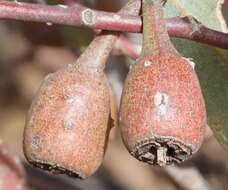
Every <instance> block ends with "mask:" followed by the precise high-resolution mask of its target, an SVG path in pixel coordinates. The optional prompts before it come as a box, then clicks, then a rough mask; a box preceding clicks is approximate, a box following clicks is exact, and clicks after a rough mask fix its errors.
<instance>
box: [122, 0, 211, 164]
mask: <svg viewBox="0 0 228 190" xmlns="http://www.w3.org/2000/svg"><path fill="white" fill-rule="evenodd" d="M142 11H143V49H142V53H141V55H140V57H139V59H138V60H137V61H136V64H134V65H133V66H132V67H131V70H130V71H129V74H128V76H127V79H126V81H125V85H124V89H123V93H122V98H121V106H120V117H119V124H120V128H121V133H122V137H123V141H124V143H125V145H126V147H127V149H128V150H129V152H130V153H131V154H132V155H133V156H134V157H136V158H137V159H138V160H140V161H144V162H147V163H149V164H157V165H161V166H163V165H169V164H174V163H180V162H182V161H184V160H186V159H188V158H189V157H190V156H191V155H192V154H194V153H195V152H196V151H197V150H198V149H199V147H200V145H201V143H202V141H203V136H204V131H205V127H206V120H207V119H206V110H205V104H204V99H203V95H202V92H201V88H200V84H199V81H198V78H197V75H196V73H195V71H194V66H195V64H194V62H193V61H192V60H191V59H187V58H184V57H182V56H181V55H180V54H179V53H178V52H177V50H176V49H175V48H174V46H173V45H172V43H171V41H170V39H169V36H168V33H167V29H166V25H165V20H164V18H163V7H162V1H160V0H143V8H142Z"/></svg>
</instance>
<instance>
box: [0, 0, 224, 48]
mask: <svg viewBox="0 0 228 190" xmlns="http://www.w3.org/2000/svg"><path fill="white" fill-rule="evenodd" d="M135 3H136V5H137V6H140V0H136V1H135ZM0 19H13V20H23V21H34V22H44V23H49V24H50V23H55V24H65V25H71V26H78V27H89V28H92V29H102V30H112V31H122V32H141V31H142V21H141V18H140V17H139V16H130V15H123V14H122V15H121V14H115V13H109V12H104V11H96V10H92V9H88V8H86V7H83V6H81V5H75V6H69V7H68V6H66V5H55V6H50V5H41V4H31V3H19V2H8V1H0ZM167 28H168V32H169V34H170V35H171V36H172V37H178V38H185V39H189V40H194V41H197V42H201V43H205V44H210V45H213V46H217V47H220V48H224V49H228V34H225V33H222V32H218V31H215V30H211V29H209V28H207V27H205V26H203V25H202V24H200V23H198V22H195V21H193V19H191V18H188V17H184V18H171V19H167Z"/></svg>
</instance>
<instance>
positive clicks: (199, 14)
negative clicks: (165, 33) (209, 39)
mask: <svg viewBox="0 0 228 190" xmlns="http://www.w3.org/2000/svg"><path fill="white" fill-rule="evenodd" d="M223 1H224V0H169V1H167V5H166V8H167V10H166V12H167V15H169V16H179V15H181V16H193V17H194V18H196V19H197V20H198V21H199V22H201V23H202V24H204V25H205V26H207V27H209V28H211V29H214V30H218V31H228V30H227V26H226V23H225V19H224V18H223V16H222V12H221V6H222V3H223ZM173 7H175V9H176V11H173V12H172V13H173V14H170V10H172V9H173Z"/></svg>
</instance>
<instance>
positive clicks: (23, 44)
mask: <svg viewBox="0 0 228 190" xmlns="http://www.w3.org/2000/svg"><path fill="white" fill-rule="evenodd" d="M23 1H24V2H33V3H48V4H59V3H62V4H63V2H62V1H61V0H56V1H53V0H48V1H44V0H37V1H35V0H33V1H31V0H23ZM75 1H77V2H79V3H83V4H85V5H86V6H89V7H91V8H94V9H98V10H106V11H117V10H118V9H119V8H120V7H121V6H122V5H123V4H124V3H125V2H126V0H125V1H121V0H119V1H117V0H109V1H107V0H81V1H80V0H75ZM216 3H217V0H201V1H196V0H169V1H168V2H167V4H166V6H165V12H166V17H171V16H186V15H192V16H194V17H195V18H196V19H197V20H199V21H200V22H202V24H204V25H206V26H208V27H210V28H213V29H216V30H219V31H222V30H224V27H223V26H222V25H221V18H218V17H217V15H216V14H217V13H216V7H217V4H216ZM222 10H223V14H224V15H226V16H227V15H228V5H225V6H224V7H223V9H222ZM93 36H94V32H93V31H91V30H88V29H84V28H83V29H79V28H75V27H70V26H60V25H48V24H40V23H28V22H26V23H25V22H19V21H6V20H1V21H0V44H1V46H0V123H1V125H0V139H2V140H3V142H4V143H5V144H6V145H7V147H8V148H9V150H10V151H11V152H12V153H13V154H15V155H17V156H19V157H20V158H21V159H22V161H23V164H24V166H25V169H26V174H27V181H28V184H29V186H30V188H31V189H37V190H52V189H53V190H60V189H64V190H65V189H69V190H71V189H72V190H77V189H82V190H83V189H85V190H90V189H92V190H96V189H97V190H102V189H104V190H139V189H142V190H149V189H150V190H151V189H159V190H163V189H164V190H182V189H183V190H204V189H205V190H225V189H227V187H228V161H227V160H228V159H227V158H228V152H226V151H225V150H224V148H223V147H222V146H221V145H219V144H218V141H219V142H220V143H221V144H223V145H224V147H226V148H228V51H227V50H222V49H218V48H214V47H211V46H207V45H202V44H198V43H195V42H190V41H187V40H181V39H173V42H174V44H175V46H176V47H177V49H178V50H179V51H180V52H181V53H182V54H183V55H184V56H185V57H191V58H193V59H194V60H195V62H196V71H197V73H198V76H199V79H200V83H201V85H202V89H203V93H204V96H205V100H206V104H207V112H208V125H209V127H211V129H212V131H213V132H214V134H215V135H213V134H212V131H211V130H210V128H208V129H207V133H206V136H205V141H204V143H203V146H202V148H201V150H200V151H199V153H197V154H196V155H195V156H194V157H193V158H192V159H190V160H189V161H187V162H185V163H183V164H181V165H179V166H177V167H166V168H159V167H154V166H149V165H146V164H144V163H141V162H139V161H137V160H135V159H134V158H132V157H131V156H130V155H129V154H128V152H127V151H126V149H125V148H124V146H123V143H122V141H121V137H120V134H119V130H118V128H114V129H112V131H111V135H110V142H109V147H108V150H107V152H106V156H105V160H104V163H103V165H102V167H101V168H100V169H99V170H98V172H97V173H96V174H95V175H93V176H92V177H90V178H88V179H87V180H85V181H79V180H76V179H70V178H68V177H65V176H53V175H50V174H48V173H45V172H42V171H40V170H38V169H35V168H32V167H30V166H28V165H27V164H26V162H25V161H24V157H23V152H22V138H23V128H24V123H25V117H26V113H27V110H28V108H29V105H30V103H31V101H32V99H33V97H34V94H35V93H36V91H37V89H38V88H39V85H40V83H41V82H42V80H43V78H44V77H45V76H46V74H47V73H50V72H54V71H56V70H57V69H58V68H60V67H63V66H64V65H66V64H68V63H71V62H73V61H75V59H76V58H77V57H78V56H79V55H80V53H81V52H82V51H83V50H84V49H85V48H86V47H87V45H88V44H89V42H90V41H91V40H92V38H93ZM128 36H129V38H130V39H132V41H134V43H137V44H138V45H141V34H128ZM132 63H133V61H132V60H130V59H129V58H126V57H124V56H111V57H110V59H109V62H108V65H107V68H106V72H107V74H108V77H109V81H110V84H111V86H112V88H113V89H114V95H115V97H116V100H117V102H118V104H119V100H120V95H121V91H122V85H123V81H124V79H125V76H126V74H127V72H128V66H129V64H132ZM215 137H216V138H217V139H218V141H217V140H216V139H215Z"/></svg>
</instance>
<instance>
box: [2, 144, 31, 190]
mask: <svg viewBox="0 0 228 190" xmlns="http://www.w3.org/2000/svg"><path fill="white" fill-rule="evenodd" d="M0 189H2V190H3V189H5V190H15V189H17V190H26V189H27V188H26V180H25V172H24V168H23V166H22V163H21V162H20V160H19V158H18V157H16V156H14V155H12V154H11V153H9V151H8V149H7V148H6V147H5V146H4V145H3V144H2V143H1V142H0Z"/></svg>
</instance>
